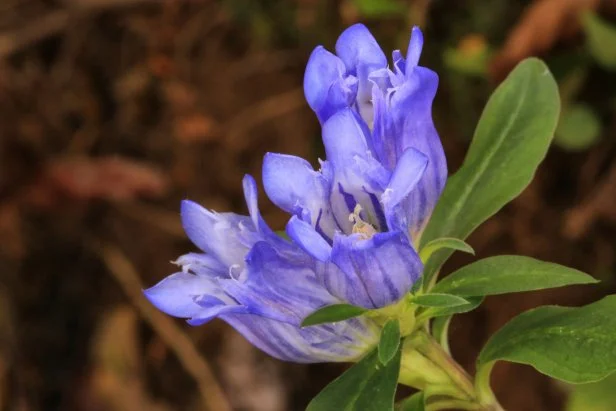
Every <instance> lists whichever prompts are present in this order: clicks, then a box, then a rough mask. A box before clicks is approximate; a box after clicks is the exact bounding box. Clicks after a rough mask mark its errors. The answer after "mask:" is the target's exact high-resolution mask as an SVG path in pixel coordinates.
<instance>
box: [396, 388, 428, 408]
mask: <svg viewBox="0 0 616 411" xmlns="http://www.w3.org/2000/svg"><path fill="white" fill-rule="evenodd" d="M425 410H426V404H425V398H424V393H423V392H421V391H419V392H416V393H415V394H413V395H411V396H410V397H408V398H405V399H404V400H402V401H400V402H399V403H398V404H397V405H396V411H425Z"/></svg>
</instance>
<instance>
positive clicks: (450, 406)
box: [426, 398, 481, 411]
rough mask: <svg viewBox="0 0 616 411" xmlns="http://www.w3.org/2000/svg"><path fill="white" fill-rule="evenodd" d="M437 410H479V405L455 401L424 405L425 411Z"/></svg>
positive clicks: (448, 400)
mask: <svg viewBox="0 0 616 411" xmlns="http://www.w3.org/2000/svg"><path fill="white" fill-rule="evenodd" d="M439 410H473V411H475V410H476V411H479V410H481V406H480V405H479V404H474V403H469V402H468V401H462V400H455V399H449V398H446V399H443V400H438V401H434V402H431V403H430V404H426V411H439Z"/></svg>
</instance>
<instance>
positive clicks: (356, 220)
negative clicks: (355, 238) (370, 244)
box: [349, 204, 377, 240]
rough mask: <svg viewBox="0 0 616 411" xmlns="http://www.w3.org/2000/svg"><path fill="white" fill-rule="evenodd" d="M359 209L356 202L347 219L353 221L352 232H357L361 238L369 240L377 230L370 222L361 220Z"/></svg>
mask: <svg viewBox="0 0 616 411" xmlns="http://www.w3.org/2000/svg"><path fill="white" fill-rule="evenodd" d="M361 210H362V208H361V206H360V205H359V204H357V205H356V206H355V209H354V210H353V213H352V214H350V215H349V221H350V222H352V223H353V230H352V232H353V234H359V235H360V236H361V239H362V240H369V239H370V238H372V236H373V235H375V234H376V233H377V231H376V229H375V228H374V227H373V226H372V225H371V224H369V223H367V222H365V221H364V220H362V218H361V216H360V213H361Z"/></svg>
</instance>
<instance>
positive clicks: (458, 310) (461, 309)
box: [420, 297, 483, 318]
mask: <svg viewBox="0 0 616 411" xmlns="http://www.w3.org/2000/svg"><path fill="white" fill-rule="evenodd" d="M465 299H466V300H467V301H468V304H464V305H458V306H456V307H442V308H428V309H427V310H425V311H422V312H421V314H420V315H421V318H434V317H444V316H449V315H454V314H462V313H467V312H469V311H473V310H474V309H475V308H477V307H479V306H480V305H481V303H482V302H483V297H465Z"/></svg>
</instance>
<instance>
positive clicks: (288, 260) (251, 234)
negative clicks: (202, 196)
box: [144, 176, 378, 362]
mask: <svg viewBox="0 0 616 411" xmlns="http://www.w3.org/2000/svg"><path fill="white" fill-rule="evenodd" d="M244 194H245V197H246V202H247V204H248V209H249V212H250V216H241V215H237V214H233V213H221V214H218V213H216V212H213V211H209V210H207V209H205V208H203V207H201V206H199V205H198V204H196V203H194V202H192V201H184V202H182V209H181V218H182V224H183V226H184V229H185V231H186V234H187V235H188V237H189V238H190V240H191V241H192V242H193V243H194V244H195V245H196V246H197V247H199V248H200V249H201V251H203V252H204V253H189V254H186V255H183V256H181V257H180V258H179V259H178V260H177V261H176V262H175V263H176V264H177V265H179V266H180V267H181V268H182V271H181V272H178V273H175V274H172V275H170V276H169V277H167V278H165V279H163V280H162V281H161V282H160V283H158V284H156V285H155V286H154V287H151V288H149V289H147V290H145V291H144V293H145V296H146V297H147V298H148V299H149V300H150V301H151V302H152V304H154V305H155V306H156V307H158V308H159V309H160V310H162V311H164V312H166V313H167V314H170V315H173V316H176V317H180V318H188V319H189V320H188V323H189V324H191V325H201V324H204V323H205V322H207V321H209V320H211V319H213V318H215V317H218V318H221V319H222V320H224V321H226V322H227V323H229V324H230V325H231V326H233V327H234V328H235V329H236V330H238V331H239V332H240V333H242V334H243V335H244V337H246V338H247V339H248V340H249V341H250V342H251V343H252V344H254V345H255V346H257V347H259V348H260V349H262V350H263V351H265V352H267V353H268V354H270V355H272V356H274V357H276V358H279V359H282V360H287V361H294V362H325V361H327V362H332V361H353V360H355V359H357V358H359V357H360V356H361V355H362V354H364V353H365V352H366V350H368V349H369V347H371V346H373V345H374V344H375V343H376V341H377V339H378V328H377V327H376V325H375V324H374V323H373V322H372V321H371V320H368V319H352V320H349V321H344V322H340V323H335V324H328V325H323V326H315V327H307V328H301V327H300V324H301V321H302V320H303V319H304V318H305V317H306V316H308V315H309V314H311V313H312V312H314V311H315V310H316V309H318V308H320V307H323V306H325V305H331V304H337V303H340V302H342V301H340V300H339V299H337V298H336V297H334V296H332V295H331V294H330V293H329V292H328V291H327V290H326V289H325V288H324V287H323V286H322V285H321V284H320V282H319V281H318V279H317V275H316V272H315V269H314V264H313V261H312V258H311V257H310V256H309V255H307V254H306V253H305V252H303V251H302V250H301V249H300V248H299V247H297V246H295V245H293V244H291V243H289V242H287V241H285V240H283V239H282V238H281V237H279V236H278V235H276V234H275V233H274V232H272V230H271V229H270V228H269V227H268V226H267V224H266V223H265V222H264V221H263V219H262V217H261V215H260V213H259V210H258V207H257V187H256V183H255V181H254V179H253V178H252V177H250V176H246V177H245V178H244Z"/></svg>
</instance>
